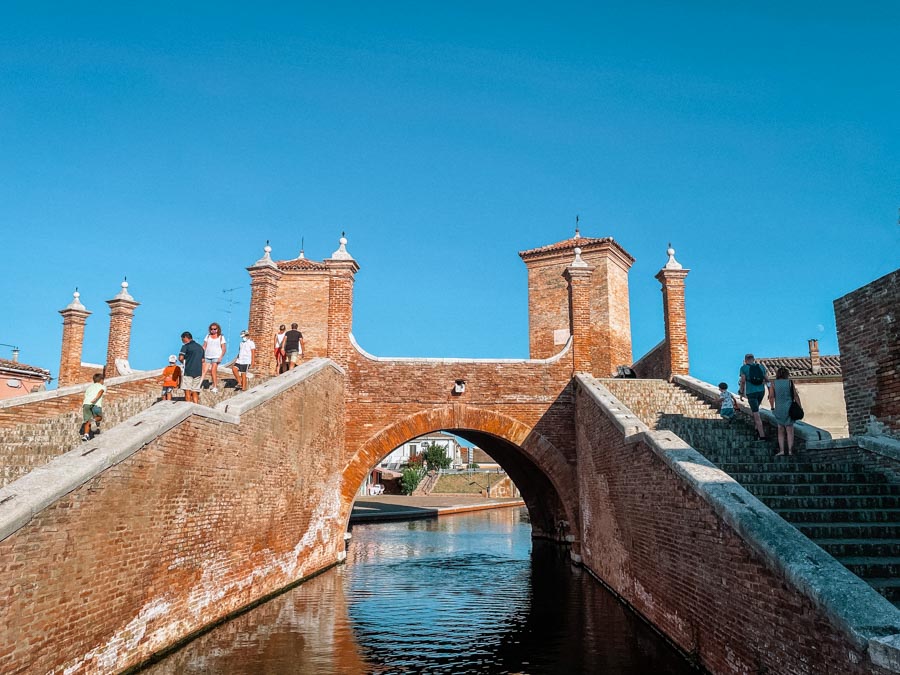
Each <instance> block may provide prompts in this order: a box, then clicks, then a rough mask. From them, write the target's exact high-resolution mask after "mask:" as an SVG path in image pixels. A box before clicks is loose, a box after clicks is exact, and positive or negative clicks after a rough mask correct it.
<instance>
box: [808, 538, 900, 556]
mask: <svg viewBox="0 0 900 675" xmlns="http://www.w3.org/2000/svg"><path fill="white" fill-rule="evenodd" d="M816 544H818V545H819V546H820V547H821V548H822V549H824V550H825V552H826V553H828V554H830V555H833V556H834V557H835V558H840V557H850V556H863V557H873V556H891V557H900V539H818V540H816Z"/></svg>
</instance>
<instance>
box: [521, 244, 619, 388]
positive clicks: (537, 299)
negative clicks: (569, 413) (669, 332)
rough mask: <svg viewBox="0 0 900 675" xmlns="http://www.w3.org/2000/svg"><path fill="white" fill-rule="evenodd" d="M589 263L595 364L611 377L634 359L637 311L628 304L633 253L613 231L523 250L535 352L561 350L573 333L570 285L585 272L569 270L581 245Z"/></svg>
mask: <svg viewBox="0 0 900 675" xmlns="http://www.w3.org/2000/svg"><path fill="white" fill-rule="evenodd" d="M576 248H579V249H581V259H582V260H583V262H584V263H585V265H587V266H588V267H589V268H591V273H590V274H589V276H588V278H589V284H590V293H589V297H590V302H589V304H590V308H589V311H590V320H589V323H590V327H591V328H590V359H589V363H590V367H591V371H592V373H593V374H594V375H597V376H599V377H607V376H609V375H613V374H615V372H616V366H620V365H628V364H630V363H631V358H632V357H631V313H630V309H629V305H628V270H629V269H630V268H631V266H632V264H634V258H632V257H631V256H630V255H629V254H628V253H627V252H626V251H625V249H623V248H622V247H621V246H620V245H619V244H617V243H616V242H615V241H614V240H613V239H612V238H611V237H603V238H590V237H582V236H581V233H580V232H579V231H578V230H577V229H576V230H575V236H574V237H572V238H571V239H565V240H563V241H559V242H557V243H555V244H550V245H549V246H541V247H540V248H534V249H531V250H528V251H521V252H520V253H519V257H521V258H522V260H523V261H524V262H525V266H526V267H527V269H528V338H529V340H528V341H529V347H530V353H531V358H534V359H543V358H547V357H550V356H553V355H554V354H556V353H558V352H559V350H560V349H562V346H563V345H564V344H565V343H566V341H567V340H568V339H569V335H571V334H572V325H571V321H572V316H571V308H570V299H569V287H570V286H571V285H572V284H573V283H575V284H578V283H579V282H580V281H581V280H582V277H583V276H584V273H583V272H581V271H578V269H579V268H575V269H576V272H575V275H576V277H577V280H575V279H573V277H572V274H571V271H569V268H570V265H571V263H572V260H573V258H574V257H575V249H576Z"/></svg>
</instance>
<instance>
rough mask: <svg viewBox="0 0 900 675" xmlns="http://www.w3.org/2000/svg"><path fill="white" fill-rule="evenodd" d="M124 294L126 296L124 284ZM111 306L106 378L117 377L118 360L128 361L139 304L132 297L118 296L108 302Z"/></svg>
mask: <svg viewBox="0 0 900 675" xmlns="http://www.w3.org/2000/svg"><path fill="white" fill-rule="evenodd" d="M122 293H123V294H126V293H127V292H126V290H125V286H124V284H123V289H122ZM106 303H107V304H108V305H109V338H108V340H107V345H106V371H105V372H106V377H115V376H116V375H118V374H119V372H118V370H117V369H116V359H122V360H124V361H127V360H128V351H129V349H130V348H131V322H132V321H133V320H134V310H135V308H136V307H137V306H138V303H137V302H135V301H134V299H133V298H131V296H127V295H125V296H123V295H122V294H120V295H118V296H116V297H115V298H113V299H112V300H107V301H106Z"/></svg>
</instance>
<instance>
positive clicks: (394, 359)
mask: <svg viewBox="0 0 900 675" xmlns="http://www.w3.org/2000/svg"><path fill="white" fill-rule="evenodd" d="M350 344H351V345H353V348H354V349H355V350H356V351H357V353H359V355H360V356H362V357H364V358H366V359H368V360H369V361H378V362H381V363H444V364H450V365H452V364H454V363H464V364H470V363H472V364H477V363H485V364H492V363H523V364H527V363H533V364H550V363H556V362H558V361H560V360H562V358H563V357H564V356H565V355H566V354H568V352H569V350H570V349H571V348H572V336H571V335H570V336H569V339H568V340H566V344H565V345H563V348H562V349H561V350H560V351H559V352H558V353H557V354H554V355H553V356H550V357H548V358H546V359H470V358H456V359H454V358H444V357H437V358H433V357H427V356H373V355H372V354H370V353H369V352H367V351H366V350H365V349H363V348H362V347H360V346H359V343H358V342H357V341H356V338H355V337H353V334H352V333H351V334H350Z"/></svg>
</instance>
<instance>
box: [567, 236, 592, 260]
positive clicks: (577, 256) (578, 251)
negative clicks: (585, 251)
mask: <svg viewBox="0 0 900 675" xmlns="http://www.w3.org/2000/svg"><path fill="white" fill-rule="evenodd" d="M576 236H577V230H576ZM569 267H588V264H587V263H586V262H585V261H584V259H582V257H581V247H579V246H576V247H575V260H574V261H573V262H572V264H571V265H569Z"/></svg>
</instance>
